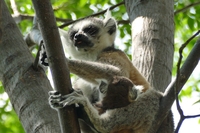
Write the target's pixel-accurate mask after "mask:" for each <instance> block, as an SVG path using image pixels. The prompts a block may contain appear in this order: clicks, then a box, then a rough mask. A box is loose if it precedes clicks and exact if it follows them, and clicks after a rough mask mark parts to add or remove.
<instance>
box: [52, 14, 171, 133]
mask: <svg viewBox="0 0 200 133" xmlns="http://www.w3.org/2000/svg"><path fill="white" fill-rule="evenodd" d="M108 14H109V13H107V16H106V18H105V19H104V20H102V19H99V18H93V17H91V18H87V19H84V20H81V21H78V22H76V23H75V24H74V25H73V26H72V27H71V28H70V29H69V31H68V32H66V31H63V30H60V34H61V38H62V42H63V43H64V44H65V45H66V46H67V50H68V53H69V54H70V55H71V57H72V59H66V62H67V63H68V67H69V69H70V72H72V73H74V74H76V75H78V76H79V79H78V80H77V81H76V83H75V84H74V87H73V88H74V89H75V91H74V92H72V93H71V94H69V95H65V96H61V95H60V94H59V93H55V92H50V99H49V100H50V104H51V106H52V107H53V108H62V107H63V106H66V105H71V104H75V103H79V104H82V105H83V106H84V109H85V111H86V113H87V114H88V117H89V118H90V121H91V122H92V123H93V124H94V127H95V128H96V129H97V130H98V132H101V133H150V132H152V131H150V127H151V125H152V122H153V120H154V117H155V115H156V114H157V112H158V109H159V101H160V98H161V97H162V94H161V93H159V92H157V91H156V90H154V89H151V87H150V85H149V83H148V82H147V81H146V80H145V78H144V77H143V76H142V75H141V74H140V73H139V71H138V70H137V69H136V68H135V67H134V66H133V64H132V63H131V61H130V60H129V59H128V58H127V56H126V55H125V53H124V52H122V51H121V50H118V49H115V48H114V40H115V35H116V22H115V20H114V19H113V18H112V17H111V15H108ZM138 86H139V87H138ZM138 88H140V89H138ZM118 99H119V100H120V101H121V102H120V101H118ZM165 132H166V131H163V132H162V133H165ZM166 133H167V132H166ZM168 133H170V132H168Z"/></svg>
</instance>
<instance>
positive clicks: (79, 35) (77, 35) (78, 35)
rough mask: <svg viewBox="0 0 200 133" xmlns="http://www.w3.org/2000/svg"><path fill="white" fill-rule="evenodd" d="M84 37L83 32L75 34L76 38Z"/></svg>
mask: <svg viewBox="0 0 200 133" xmlns="http://www.w3.org/2000/svg"><path fill="white" fill-rule="evenodd" d="M82 37H83V34H81V33H76V34H75V35H74V39H81V38H82Z"/></svg>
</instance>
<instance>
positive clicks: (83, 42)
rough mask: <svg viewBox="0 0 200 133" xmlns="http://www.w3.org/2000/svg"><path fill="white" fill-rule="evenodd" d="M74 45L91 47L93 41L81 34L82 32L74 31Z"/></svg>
mask: <svg viewBox="0 0 200 133" xmlns="http://www.w3.org/2000/svg"><path fill="white" fill-rule="evenodd" d="M74 41H75V43H74V45H75V46H76V47H78V48H85V47H92V46H93V43H92V42H91V41H90V40H89V38H88V37H87V36H86V35H84V34H82V33H76V34H75V35H74Z"/></svg>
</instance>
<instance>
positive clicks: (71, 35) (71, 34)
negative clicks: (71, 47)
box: [69, 31, 77, 40]
mask: <svg viewBox="0 0 200 133" xmlns="http://www.w3.org/2000/svg"><path fill="white" fill-rule="evenodd" d="M76 33H77V31H72V32H71V33H70V34H69V36H70V39H71V40H73V38H74V36H75V34H76Z"/></svg>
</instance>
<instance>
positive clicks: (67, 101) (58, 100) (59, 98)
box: [49, 90, 87, 109]
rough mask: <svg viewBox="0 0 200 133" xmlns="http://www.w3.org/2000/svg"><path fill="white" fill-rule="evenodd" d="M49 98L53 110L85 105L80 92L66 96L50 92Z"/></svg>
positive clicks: (75, 91) (76, 91)
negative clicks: (77, 104)
mask: <svg viewBox="0 0 200 133" xmlns="http://www.w3.org/2000/svg"><path fill="white" fill-rule="evenodd" d="M49 96H50V97H49V104H50V106H51V108H53V109H59V108H63V107H65V106H69V105H72V104H75V103H80V104H82V105H85V104H86V100H87V99H86V97H84V96H83V93H82V91H81V90H74V91H73V92H72V93H70V94H68V95H61V94H60V93H59V92H57V91H50V92H49Z"/></svg>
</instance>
